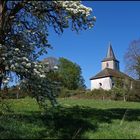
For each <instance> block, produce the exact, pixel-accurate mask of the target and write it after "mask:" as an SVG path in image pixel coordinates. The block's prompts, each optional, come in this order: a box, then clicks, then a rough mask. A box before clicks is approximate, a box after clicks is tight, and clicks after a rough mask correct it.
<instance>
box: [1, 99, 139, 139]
mask: <svg viewBox="0 0 140 140" xmlns="http://www.w3.org/2000/svg"><path fill="white" fill-rule="evenodd" d="M5 102H7V104H9V106H10V109H9V110H8V108H6V107H5V109H4V110H2V106H1V107H0V139H2V138H8V139H12V138H16V139H25V138H26V139H27V138H33V139H34V138H35V139H37V138H46V139H49V138H53V139H54V138H61V139H63V138H70V139H75V138H89V139H94V138H95V139H104V138H105V139H109V138H110V139H111V138H113V139H118V138H122V139H140V133H139V132H140V103H134V102H121V101H102V100H93V99H70V98H67V99H60V100H59V102H60V105H61V107H59V108H57V109H52V108H51V107H48V109H47V110H46V111H45V112H43V113H41V109H40V108H39V106H38V104H37V103H36V101H35V100H34V99H31V98H25V99H18V100H14V99H11V100H6V101H5ZM3 108H4V107H3ZM6 109H7V111H6Z"/></svg>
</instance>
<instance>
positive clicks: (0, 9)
mask: <svg viewBox="0 0 140 140" xmlns="http://www.w3.org/2000/svg"><path fill="white" fill-rule="evenodd" d="M1 20H2V0H0V28H1Z"/></svg>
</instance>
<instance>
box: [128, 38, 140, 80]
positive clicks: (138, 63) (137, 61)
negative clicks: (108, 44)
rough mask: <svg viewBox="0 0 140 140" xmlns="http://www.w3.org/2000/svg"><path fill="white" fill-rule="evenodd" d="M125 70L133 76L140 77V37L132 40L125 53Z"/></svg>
mask: <svg viewBox="0 0 140 140" xmlns="http://www.w3.org/2000/svg"><path fill="white" fill-rule="evenodd" d="M125 62H126V70H127V72H128V73H129V74H130V75H132V76H133V77H134V78H137V79H140V39H139V40H134V41H132V42H131V43H130V46H129V48H128V50H127V52H126V54H125Z"/></svg>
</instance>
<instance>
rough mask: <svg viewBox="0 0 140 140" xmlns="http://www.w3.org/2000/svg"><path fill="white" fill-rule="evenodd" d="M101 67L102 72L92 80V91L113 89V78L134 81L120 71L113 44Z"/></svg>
mask: <svg viewBox="0 0 140 140" xmlns="http://www.w3.org/2000/svg"><path fill="white" fill-rule="evenodd" d="M101 67H102V70H101V71H100V72H99V73H97V74H96V75H95V76H93V77H91V78H90V81H91V90H93V89H100V88H102V89H104V90H110V89H112V88H113V86H115V81H113V78H122V79H125V78H127V79H129V80H131V81H133V78H131V77H129V76H128V75H126V74H125V73H123V72H121V71H120V67H119V61H118V60H117V59H116V57H115V54H114V52H113V49H112V45H111V43H109V47H108V51H107V55H106V57H105V58H104V59H103V60H102V61H101Z"/></svg>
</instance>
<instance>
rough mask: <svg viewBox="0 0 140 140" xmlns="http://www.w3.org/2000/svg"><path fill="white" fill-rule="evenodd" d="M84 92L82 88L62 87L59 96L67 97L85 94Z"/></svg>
mask: <svg viewBox="0 0 140 140" xmlns="http://www.w3.org/2000/svg"><path fill="white" fill-rule="evenodd" d="M83 94H85V90H81V89H77V90H69V89H67V88H61V91H60V94H59V97H60V98H66V97H72V96H77V95H83Z"/></svg>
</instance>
